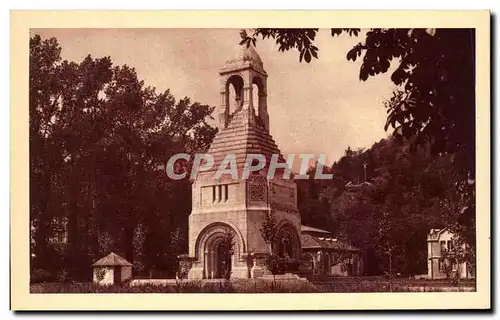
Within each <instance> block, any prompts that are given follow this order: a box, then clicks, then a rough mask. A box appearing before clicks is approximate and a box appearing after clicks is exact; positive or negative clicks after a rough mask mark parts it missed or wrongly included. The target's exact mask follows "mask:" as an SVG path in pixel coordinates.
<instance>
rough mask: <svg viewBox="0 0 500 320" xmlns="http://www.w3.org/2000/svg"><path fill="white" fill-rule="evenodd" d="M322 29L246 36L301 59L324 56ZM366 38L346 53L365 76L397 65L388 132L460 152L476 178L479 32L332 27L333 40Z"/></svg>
mask: <svg viewBox="0 0 500 320" xmlns="http://www.w3.org/2000/svg"><path fill="white" fill-rule="evenodd" d="M317 32H318V29H261V28H259V29H253V30H252V33H251V35H248V33H247V31H242V32H241V34H240V35H241V37H242V40H241V42H240V44H242V45H247V46H248V45H251V44H253V45H255V44H256V39H257V38H258V37H261V38H262V39H274V40H275V41H276V44H277V46H278V50H279V51H288V50H291V49H297V50H298V51H299V61H303V60H304V61H306V62H307V63H309V62H311V61H312V58H318V57H319V56H318V52H319V48H318V47H316V46H315V45H314V40H315V37H316V34H317ZM343 33H346V34H348V35H349V36H360V37H361V36H362V37H363V38H364V40H363V41H361V42H359V43H358V44H356V45H355V46H354V47H353V48H352V49H351V50H349V52H347V54H346V58H347V60H350V61H356V60H357V59H360V60H361V61H362V63H361V66H360V70H359V78H360V80H362V81H366V80H367V79H368V78H370V77H373V76H376V75H378V74H381V73H385V72H387V71H388V70H389V68H390V66H391V64H394V65H395V66H396V68H395V71H394V72H393V73H392V75H391V80H392V81H393V83H394V84H395V85H396V86H397V88H398V89H397V90H396V91H395V92H394V96H393V97H392V98H391V99H390V100H389V101H388V103H387V105H386V107H387V112H388V116H387V123H386V125H385V129H386V130H387V129H389V127H392V128H393V132H394V134H395V135H397V136H401V137H405V138H412V141H413V142H415V143H416V144H420V145H421V144H425V143H430V144H431V146H432V151H433V152H434V153H436V154H439V153H455V154H460V160H461V164H460V167H461V168H462V169H463V170H465V171H466V172H468V173H469V174H470V175H472V176H474V171H475V170H474V166H475V151H474V150H475V77H474V75H475V73H474V65H475V33H474V30H473V29H369V30H366V31H365V30H363V31H362V30H361V29H331V35H332V37H337V36H341V34H343Z"/></svg>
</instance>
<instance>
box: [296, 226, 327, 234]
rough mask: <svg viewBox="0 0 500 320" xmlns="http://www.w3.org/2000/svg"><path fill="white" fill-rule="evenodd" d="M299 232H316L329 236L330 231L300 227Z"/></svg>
mask: <svg viewBox="0 0 500 320" xmlns="http://www.w3.org/2000/svg"><path fill="white" fill-rule="evenodd" d="M300 232H316V233H324V234H330V231H326V230H322V229H318V228H313V227H309V226H305V225H302V226H301V227H300Z"/></svg>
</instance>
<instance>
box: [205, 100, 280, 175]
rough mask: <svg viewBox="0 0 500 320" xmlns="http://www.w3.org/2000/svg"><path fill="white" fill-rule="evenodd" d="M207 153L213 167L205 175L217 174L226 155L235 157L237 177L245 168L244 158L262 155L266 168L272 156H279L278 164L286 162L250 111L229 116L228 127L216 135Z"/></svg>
mask: <svg viewBox="0 0 500 320" xmlns="http://www.w3.org/2000/svg"><path fill="white" fill-rule="evenodd" d="M207 153H208V154H210V155H212V156H213V157H214V165H213V166H212V168H211V169H210V170H207V171H216V170H217V169H218V168H219V165H220V164H221V162H222V160H223V159H224V158H225V157H226V156H227V155H228V154H235V156H236V164H237V167H238V174H240V173H241V170H242V169H243V168H244V164H245V160H246V156H247V154H260V155H263V156H264V157H265V158H266V168H267V167H268V165H269V163H270V162H271V157H272V155H273V154H278V155H279V156H278V161H279V162H280V163H284V162H286V161H285V159H284V157H283V155H282V154H281V152H280V150H279V149H278V146H277V145H276V142H275V141H274V139H273V137H272V136H271V134H270V133H269V132H268V131H267V130H266V129H265V127H264V125H263V124H262V123H261V122H260V121H259V118H258V117H256V116H255V114H254V112H253V110H250V109H243V108H242V109H239V110H237V111H235V113H234V114H233V115H231V116H230V119H229V123H228V126H227V127H226V128H223V129H222V130H220V131H219V132H218V133H217V134H216V135H215V137H214V140H213V142H212V144H211V145H210V148H209V149H208V152H207ZM266 168H265V169H266Z"/></svg>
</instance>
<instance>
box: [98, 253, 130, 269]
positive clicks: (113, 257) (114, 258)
mask: <svg viewBox="0 0 500 320" xmlns="http://www.w3.org/2000/svg"><path fill="white" fill-rule="evenodd" d="M92 266H94V267H95V266H102V267H104V266H127V267H131V266H132V264H131V263H130V262H128V261H127V260H125V259H124V258H122V257H120V256H119V255H117V254H116V253H114V252H111V253H110V254H108V255H107V256H105V257H104V258H101V259H99V260H97V261H96V262H95V263H94V264H93V265H92Z"/></svg>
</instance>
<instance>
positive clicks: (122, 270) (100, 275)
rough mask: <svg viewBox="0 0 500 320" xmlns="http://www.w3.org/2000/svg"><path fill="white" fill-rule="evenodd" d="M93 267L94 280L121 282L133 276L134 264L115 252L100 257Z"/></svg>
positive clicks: (110, 282) (106, 283) (109, 283)
mask: <svg viewBox="0 0 500 320" xmlns="http://www.w3.org/2000/svg"><path fill="white" fill-rule="evenodd" d="M92 267H93V268H94V272H93V274H94V276H93V281H94V283H97V284H101V285H111V284H120V283H122V282H124V281H127V280H129V279H131V278H132V264H131V263H130V262H128V261H127V260H125V259H124V258H122V257H120V256H119V255H117V254H116V253H114V252H111V253H110V254H108V255H107V256H105V257H103V258H101V259H99V260H98V261H97V262H95V263H94V264H93V265H92Z"/></svg>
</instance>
